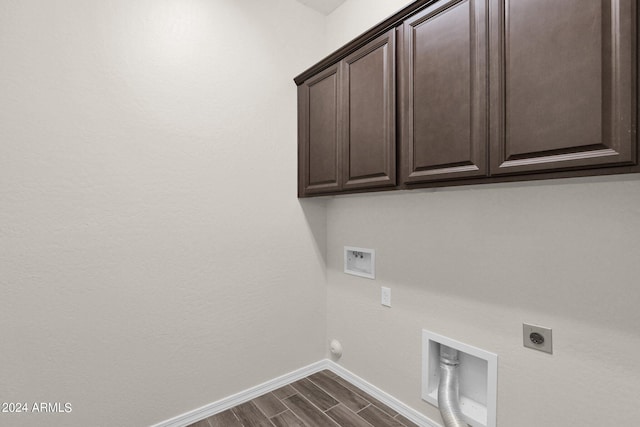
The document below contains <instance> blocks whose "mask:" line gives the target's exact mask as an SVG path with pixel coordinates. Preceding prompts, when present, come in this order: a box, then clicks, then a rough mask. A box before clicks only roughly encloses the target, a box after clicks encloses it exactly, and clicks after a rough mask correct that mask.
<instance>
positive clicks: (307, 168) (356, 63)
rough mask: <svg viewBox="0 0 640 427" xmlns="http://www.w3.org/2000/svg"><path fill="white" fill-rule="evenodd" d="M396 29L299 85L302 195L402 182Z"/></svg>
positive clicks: (300, 194)
mask: <svg viewBox="0 0 640 427" xmlns="http://www.w3.org/2000/svg"><path fill="white" fill-rule="evenodd" d="M395 56H396V49H395V30H390V31H388V32H386V33H385V34H383V35H382V36H379V37H377V38H376V39H374V40H372V41H371V42H369V43H367V44H366V45H365V46H363V47H362V48H360V49H358V50H356V51H355V52H353V53H352V54H350V55H348V56H347V57H346V58H344V59H343V60H341V61H340V62H338V63H336V64H334V65H332V66H330V67H328V68H326V69H324V70H323V71H320V72H319V73H318V74H316V75H314V76H311V77H309V78H308V79H306V80H305V81H304V83H303V84H301V85H300V86H299V87H298V132H299V135H298V139H299V148H298V156H299V158H298V175H299V176H298V195H299V196H300V197H303V196H307V195H314V194H324V193H335V192H339V191H341V190H343V189H344V190H351V189H361V188H377V187H384V186H394V185H395V184H396V155H395V154H396V145H395V141H396V108H395V106H396V90H395V87H396V77H395V73H396V64H395Z"/></svg>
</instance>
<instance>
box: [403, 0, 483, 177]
mask: <svg viewBox="0 0 640 427" xmlns="http://www.w3.org/2000/svg"><path fill="white" fill-rule="evenodd" d="M403 37H404V48H403V52H402V64H401V65H402V70H403V72H402V83H401V85H402V91H401V93H402V100H401V105H402V113H403V114H402V120H403V133H402V151H401V158H402V170H401V174H402V181H403V182H404V183H418V182H429V181H437V180H445V179H457V178H466V177H475V176H484V175H486V174H487V150H488V148H487V145H488V140H487V127H488V115H487V103H488V89H487V75H488V69H487V55H488V52H487V46H488V33H487V5H486V1H484V0H449V1H439V2H436V3H435V4H433V5H432V6H430V7H428V8H427V9H426V10H424V11H423V12H421V13H419V14H417V15H415V16H413V17H411V18H409V19H408V20H407V21H405V22H404V25H403Z"/></svg>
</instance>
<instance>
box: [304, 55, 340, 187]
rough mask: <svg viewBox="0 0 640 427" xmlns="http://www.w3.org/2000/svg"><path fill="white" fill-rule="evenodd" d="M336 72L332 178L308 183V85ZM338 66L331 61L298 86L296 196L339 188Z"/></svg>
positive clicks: (309, 136)
mask: <svg viewBox="0 0 640 427" xmlns="http://www.w3.org/2000/svg"><path fill="white" fill-rule="evenodd" d="M332 75H335V76H336V93H335V100H336V101H335V102H336V117H335V120H336V134H335V150H336V154H335V164H334V167H335V171H336V174H335V179H334V180H333V181H327V182H322V183H318V184H312V183H310V171H311V164H310V160H311V159H310V144H311V135H310V132H311V123H310V114H311V104H310V95H309V92H310V88H311V87H312V86H313V85H315V84H317V83H319V82H321V81H322V80H324V79H326V78H328V77H330V76H332ZM341 77H342V66H341V63H337V64H334V65H332V66H330V67H328V68H326V69H325V70H323V71H321V72H320V73H318V74H317V75H315V76H313V77H310V78H309V79H307V80H306V81H305V82H304V83H303V84H302V85H300V86H299V87H298V197H304V196H307V195H312V194H324V193H334V192H338V191H340V190H342V173H341V167H342V138H343V131H342V127H343V124H342V118H341V117H342V116H341V115H342V109H343V102H342V87H341V86H342V85H341Z"/></svg>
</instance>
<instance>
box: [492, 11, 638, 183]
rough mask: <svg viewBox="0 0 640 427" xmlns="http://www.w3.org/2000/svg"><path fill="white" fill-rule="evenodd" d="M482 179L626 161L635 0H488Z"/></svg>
mask: <svg viewBox="0 0 640 427" xmlns="http://www.w3.org/2000/svg"><path fill="white" fill-rule="evenodd" d="M490 2H491V10H492V15H491V18H490V19H491V24H492V25H491V28H492V32H491V36H490V37H491V46H492V47H495V49H492V52H493V53H492V55H491V59H490V63H491V71H490V85H491V88H492V89H491V119H490V122H491V125H490V134H491V136H490V139H491V153H490V156H491V174H492V175H499V174H509V173H526V172H537V171H552V170H558V169H570V168H585V167H596V166H605V165H623V164H634V163H635V162H636V136H635V114H636V101H635V94H636V85H635V82H636V80H635V79H636V25H637V24H636V7H637V6H636V0H561V1H558V0H536V1H531V0H490Z"/></svg>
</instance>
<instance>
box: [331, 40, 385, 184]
mask: <svg viewBox="0 0 640 427" xmlns="http://www.w3.org/2000/svg"><path fill="white" fill-rule="evenodd" d="M380 50H382V58H381V60H382V64H381V66H382V70H378V71H382V82H378V83H381V84H382V87H381V88H378V89H380V91H381V92H382V98H383V99H382V100H381V101H382V102H381V105H378V107H379V108H380V109H381V112H382V122H381V123H379V125H380V126H381V127H380V128H379V129H378V131H379V132H380V136H381V137H382V140H381V141H380V142H381V144H382V146H381V147H378V148H379V151H380V153H379V154H381V155H382V158H381V159H377V160H378V161H380V166H381V168H380V169H379V170H375V171H373V172H372V173H369V174H365V175H362V176H358V175H356V174H355V173H354V171H353V170H352V168H351V165H352V162H353V161H355V162H357V161H358V159H352V148H353V147H352V140H351V124H352V120H351V117H350V111H351V103H352V102H353V99H351V88H352V83H354V81H353V79H352V76H351V68H352V66H353V64H355V63H356V62H358V61H360V60H363V59H365V58H367V57H368V56H369V55H371V54H373V53H378V52H379V51H380ZM341 62H342V85H341V86H342V97H343V99H342V103H341V104H342V107H343V109H342V120H343V127H342V132H343V138H342V142H343V154H342V159H343V163H342V164H343V166H342V172H343V183H344V184H343V188H344V189H356V188H369V187H382V186H393V185H396V32H395V29H392V30H389V31H387V32H386V33H385V34H383V35H382V36H380V37H378V38H376V39H374V40H372V41H371V42H369V43H367V44H366V45H365V46H363V47H362V48H360V49H358V50H357V51H356V52H354V53H352V54H351V55H349V56H348V57H346V58H345V59H344V60H342V61H341ZM374 74H375V73H374ZM375 89H376V88H372V91H373V90H375ZM374 102H375V101H374ZM376 142H377V141H366V142H365V143H366V144H375V143H376Z"/></svg>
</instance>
